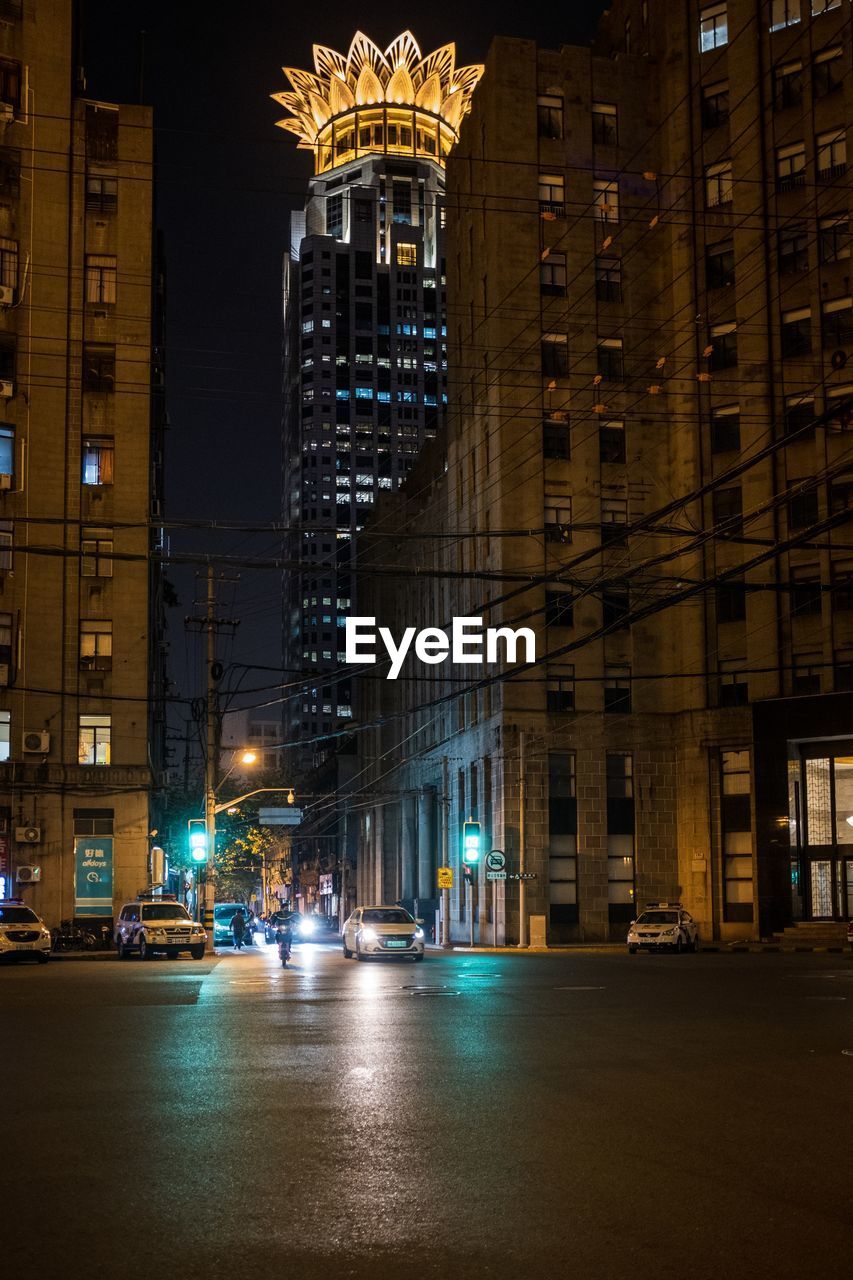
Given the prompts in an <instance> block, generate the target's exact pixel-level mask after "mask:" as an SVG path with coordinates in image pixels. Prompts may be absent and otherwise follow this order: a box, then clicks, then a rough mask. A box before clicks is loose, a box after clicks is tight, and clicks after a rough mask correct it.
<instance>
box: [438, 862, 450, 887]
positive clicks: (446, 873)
mask: <svg viewBox="0 0 853 1280" xmlns="http://www.w3.org/2000/svg"><path fill="white" fill-rule="evenodd" d="M438 887H439V889H452V888H453V868H452V867H439V868H438Z"/></svg>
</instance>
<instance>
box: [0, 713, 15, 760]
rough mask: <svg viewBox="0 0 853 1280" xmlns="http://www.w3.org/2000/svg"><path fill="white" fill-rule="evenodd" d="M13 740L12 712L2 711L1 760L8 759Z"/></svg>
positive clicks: (0, 723) (0, 717) (0, 715)
mask: <svg viewBox="0 0 853 1280" xmlns="http://www.w3.org/2000/svg"><path fill="white" fill-rule="evenodd" d="M11 740H12V713H11V712H10V711H0V760H8V759H9V754H10V748H11Z"/></svg>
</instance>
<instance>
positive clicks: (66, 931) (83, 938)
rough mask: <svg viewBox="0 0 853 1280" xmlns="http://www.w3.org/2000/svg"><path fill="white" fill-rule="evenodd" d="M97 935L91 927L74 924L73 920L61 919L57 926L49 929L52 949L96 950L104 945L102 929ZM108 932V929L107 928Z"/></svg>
mask: <svg viewBox="0 0 853 1280" xmlns="http://www.w3.org/2000/svg"><path fill="white" fill-rule="evenodd" d="M100 933H101V936H100V937H99V936H98V934H97V933H95V931H94V930H93V929H88V928H86V927H85V926H83V925H79V924H75V923H74V921H73V920H61V921H60V923H59V927H58V928H55V929H51V932H50V940H51V950H52V951H96V950H97V949H98V948H99V947H103V946H104V940H103V929H102V930H101V931H100ZM107 933H108V934H109V929H107Z"/></svg>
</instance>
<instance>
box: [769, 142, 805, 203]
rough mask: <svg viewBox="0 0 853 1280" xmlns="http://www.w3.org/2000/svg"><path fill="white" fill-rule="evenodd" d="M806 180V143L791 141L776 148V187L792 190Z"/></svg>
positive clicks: (782, 189)
mask: <svg viewBox="0 0 853 1280" xmlns="http://www.w3.org/2000/svg"><path fill="white" fill-rule="evenodd" d="M805 182H806V144H805V143H804V142H792V143H791V144H790V145H789V146H786V147H777V149H776V189H777V191H792V190H793V189H794V188H795V187H803V186H805Z"/></svg>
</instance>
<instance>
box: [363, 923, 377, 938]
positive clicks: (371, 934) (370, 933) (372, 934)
mask: <svg viewBox="0 0 853 1280" xmlns="http://www.w3.org/2000/svg"><path fill="white" fill-rule="evenodd" d="M378 936H379V935H378V934H377V932H376V930H375V929H371V928H370V926H368V927H367V928H366V929H362V931H361V937H362V941H363V942H376V940H377V938H378Z"/></svg>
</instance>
